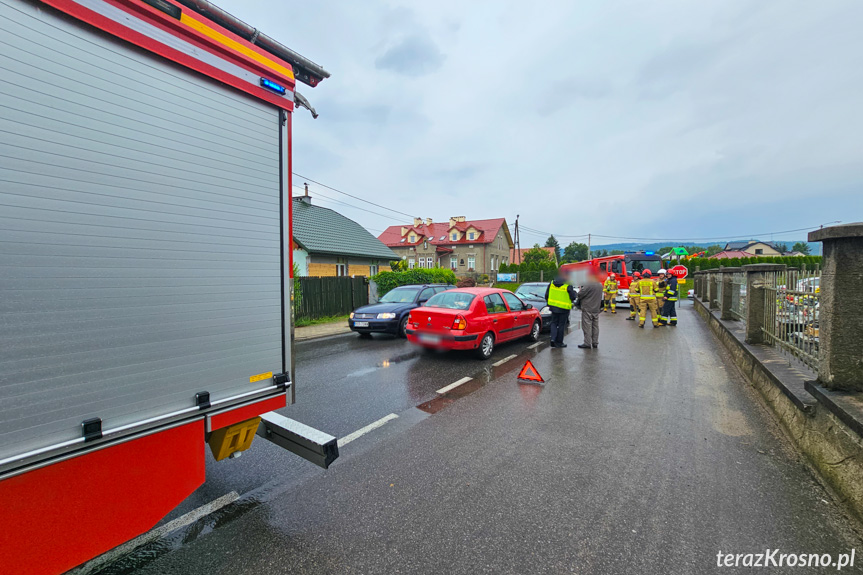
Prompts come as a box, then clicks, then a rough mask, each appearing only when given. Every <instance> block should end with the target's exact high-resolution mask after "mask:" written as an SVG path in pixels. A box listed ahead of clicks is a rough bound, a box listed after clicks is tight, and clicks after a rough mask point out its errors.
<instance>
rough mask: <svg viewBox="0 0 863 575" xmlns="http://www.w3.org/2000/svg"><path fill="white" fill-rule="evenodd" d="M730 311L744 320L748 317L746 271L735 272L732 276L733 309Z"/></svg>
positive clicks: (737, 317)
mask: <svg viewBox="0 0 863 575" xmlns="http://www.w3.org/2000/svg"><path fill="white" fill-rule="evenodd" d="M728 311H729V313H731V315H732V316H733V317H734V319H738V320H741V321H744V320H745V319H746V273H745V272H734V273H733V274H732V278H731V309H730V310H728Z"/></svg>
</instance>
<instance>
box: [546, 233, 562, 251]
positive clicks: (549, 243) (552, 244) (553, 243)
mask: <svg viewBox="0 0 863 575" xmlns="http://www.w3.org/2000/svg"><path fill="white" fill-rule="evenodd" d="M545 247H547V248H554V253H556V254H558V255H560V243H558V241H557V238H556V237H554V234H551V235H550V236H548V239H547V240H545Z"/></svg>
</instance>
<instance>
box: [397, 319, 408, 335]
mask: <svg viewBox="0 0 863 575" xmlns="http://www.w3.org/2000/svg"><path fill="white" fill-rule="evenodd" d="M407 328H408V316H407V315H405V316H404V317H403V318H402V320H401V321H400V322H399V337H407V336H408V334H407V332H406V330H407Z"/></svg>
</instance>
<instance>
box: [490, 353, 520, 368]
mask: <svg viewBox="0 0 863 575" xmlns="http://www.w3.org/2000/svg"><path fill="white" fill-rule="evenodd" d="M517 357H518V356H517V355H511V356H509V357H505V358H503V359H502V360H500V361H496V362H494V363H493V364H492V365H493V366H495V367H500V366H502V365H503V364H505V363H506V362H508V361H509V360H511V359H515V358H517Z"/></svg>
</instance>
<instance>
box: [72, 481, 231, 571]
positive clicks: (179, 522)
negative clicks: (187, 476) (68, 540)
mask: <svg viewBox="0 0 863 575" xmlns="http://www.w3.org/2000/svg"><path fill="white" fill-rule="evenodd" d="M239 498H240V496H239V495H237V492H236V491H231V492H230V493H226V494H225V495H222V496H221V497H219V498H218V499H216V500H214V501H211V502H209V503H207V504H206V505H202V506H201V507H198V508H197V509H194V510H192V511H189V512H188V513H186V514H185V515H181V516H180V517H178V518H176V519H174V520H173V521H169V522H168V523H165V524H164V525H162V526H160V527H156V528H155V529H153V530H152V531H148V532H147V533H144V534H143V535H139V536H138V537H135V538H134V539H132V540H131V541H127V542H126V543H124V544H122V545H120V546H119V547H114V548H113V549H111V550H110V551H108V552H107V553H103V554H102V555H99V556H98V557H96V558H94V559H91V560H90V561H88V562H87V563H84V564H83V565H81V566H80V567H77V568H76V569H73V570H71V571H69V573H67V575H86V574H87V573H92V572H94V571H97V570H99V569H101V568H102V567H104V566H105V565H106V564H107V563H110V562H112V561H114V560H115V559H117V558H119V557H122V556H124V555H128V554H129V553H131V552H132V551H134V550H135V549H137V548H138V547H141V546H142V545H146V544H147V543H150V542H152V541H155V540H157V539H161V538H162V537H164V536H165V535H167V534H168V533H171V532H172V531H176V530H177V529H181V528H183V527H186V526H187V525H191V524H192V523H194V522H195V521H197V520H198V519H200V518H201V517H205V516H207V515H209V514H210V513H213V512H215V511H218V510H219V509H221V508H222V507H224V506H225V505H228V504H229V503H233V502H234V501H236V500H237V499H239Z"/></svg>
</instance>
